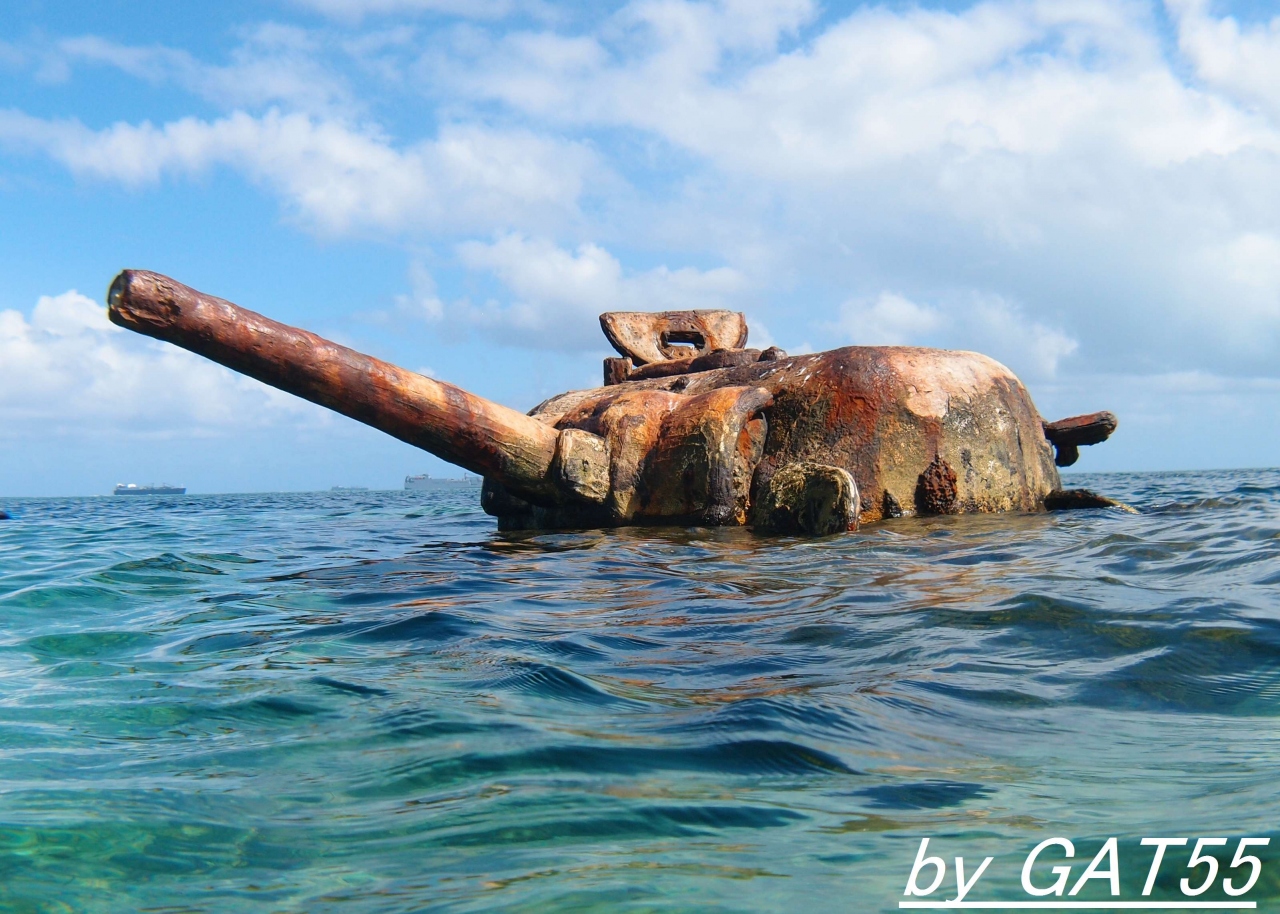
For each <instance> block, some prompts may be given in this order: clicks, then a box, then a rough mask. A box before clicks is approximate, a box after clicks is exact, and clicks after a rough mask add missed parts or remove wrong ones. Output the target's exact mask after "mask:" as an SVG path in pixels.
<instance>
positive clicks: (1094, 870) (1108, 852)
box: [1067, 838, 1120, 895]
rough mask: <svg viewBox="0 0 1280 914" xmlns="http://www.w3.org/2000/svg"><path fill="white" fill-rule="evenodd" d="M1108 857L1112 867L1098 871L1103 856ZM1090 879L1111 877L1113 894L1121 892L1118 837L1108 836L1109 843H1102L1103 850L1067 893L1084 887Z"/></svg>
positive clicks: (1072, 893) (1071, 893)
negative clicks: (1117, 857) (1117, 849)
mask: <svg viewBox="0 0 1280 914" xmlns="http://www.w3.org/2000/svg"><path fill="white" fill-rule="evenodd" d="M1103 857H1106V858H1107V860H1108V861H1110V863H1109V866H1110V869H1108V870H1106V871H1105V872H1101V873H1099V872H1098V864H1099V863H1101V862H1102V858H1103ZM1090 879H1110V880H1111V894H1112V895H1119V894H1120V861H1119V860H1117V859H1116V839H1115V838H1108V839H1107V843H1106V844H1104V845H1102V850H1100V851H1098V854H1097V856H1095V857H1094V858H1093V860H1092V861H1090V863H1089V867H1088V868H1087V869H1086V870H1085V871H1084V872H1083V873H1081V874H1080V880H1079V881H1078V882H1077V883H1076V885H1075V888H1073V889H1072V890H1071V891H1070V892H1068V893H1067V894H1069V895H1074V894H1076V892H1079V891H1080V890H1081V889H1082V888H1084V884H1085V883H1086V882H1088V881H1089V880H1090Z"/></svg>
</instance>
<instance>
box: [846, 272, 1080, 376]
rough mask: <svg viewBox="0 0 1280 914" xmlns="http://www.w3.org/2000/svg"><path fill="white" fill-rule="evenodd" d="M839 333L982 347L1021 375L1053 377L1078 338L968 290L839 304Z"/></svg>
mask: <svg viewBox="0 0 1280 914" xmlns="http://www.w3.org/2000/svg"><path fill="white" fill-rule="evenodd" d="M836 330H837V333H838V334H839V335H840V336H841V338H842V339H843V340H844V341H847V342H852V343H856V344H859V345H864V346H902V345H914V346H947V347H951V348H961V349H971V350H978V351H981V352H984V353H986V354H988V355H990V356H992V357H993V358H995V359H996V360H998V361H1000V362H1003V363H1005V364H1006V365H1008V366H1009V367H1010V368H1012V369H1013V370H1014V371H1015V372H1016V373H1017V374H1019V375H1022V376H1024V377H1027V378H1032V379H1045V378H1052V377H1053V376H1054V375H1055V374H1057V371H1058V366H1059V364H1060V363H1061V362H1062V360H1063V359H1065V358H1066V357H1067V356H1070V355H1071V354H1072V353H1074V352H1075V351H1076V350H1077V349H1078V348H1079V343H1078V342H1077V341H1076V340H1074V339H1072V338H1071V337H1070V336H1068V335H1067V334H1066V333H1064V332H1063V331H1062V330H1060V329H1057V328H1055V327H1051V326H1047V325H1045V324H1042V323H1040V322H1039V321H1036V320H1034V319H1032V318H1030V317H1028V316H1027V315H1026V314H1025V313H1024V311H1023V309H1022V308H1020V307H1019V306H1018V305H1016V304H1014V303H1013V302H1010V301H1007V300H1005V299H1003V298H1000V297H998V296H990V295H987V296H983V295H973V294H970V295H965V296H961V297H959V298H953V299H951V300H949V301H945V302H942V303H939V304H933V305H921V304H917V303H916V302H914V301H912V300H910V299H908V298H906V297H905V296H902V295H899V294H897V293H895V292H882V293H881V294H880V295H879V296H877V297H876V298H875V299H873V300H870V301H858V300H853V301H848V302H845V303H844V304H843V305H842V306H841V308H840V319H839V321H838V322H837V325H836Z"/></svg>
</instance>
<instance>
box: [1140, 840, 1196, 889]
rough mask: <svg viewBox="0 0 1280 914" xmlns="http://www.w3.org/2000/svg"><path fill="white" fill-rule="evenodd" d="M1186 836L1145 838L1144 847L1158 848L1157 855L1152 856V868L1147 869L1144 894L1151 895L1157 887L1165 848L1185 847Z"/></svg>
mask: <svg viewBox="0 0 1280 914" xmlns="http://www.w3.org/2000/svg"><path fill="white" fill-rule="evenodd" d="M1186 844H1187V839H1186V838H1143V839H1142V845H1143V847H1152V846H1154V847H1155V849H1156V855H1155V856H1154V857H1152V858H1151V869H1149V870H1147V884H1146V885H1144V886H1143V887H1142V894H1143V895H1150V894H1151V890H1152V889H1153V888H1155V884H1156V875H1157V874H1159V872H1160V864H1161V863H1163V862H1164V849H1165V848H1166V847H1185V846H1186Z"/></svg>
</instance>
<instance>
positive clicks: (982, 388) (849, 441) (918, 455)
mask: <svg viewBox="0 0 1280 914" xmlns="http://www.w3.org/2000/svg"><path fill="white" fill-rule="evenodd" d="M726 385H728V386H758V387H760V388H763V389H765V390H767V391H769V393H770V394H772V396H773V403H772V405H771V406H770V407H768V408H767V409H765V410H764V411H763V416H764V418H765V419H766V420H767V422H768V426H769V434H768V439H767V441H766V443H765V447H764V452H763V455H762V458H761V461H760V464H759V466H758V467H757V468H756V471H755V474H754V479H753V483H752V488H753V497H754V493H755V492H756V491H758V490H759V488H760V486H761V485H763V484H767V482H768V481H769V479H770V478H771V477H772V476H773V474H774V473H775V472H777V471H778V469H780V468H781V467H783V466H786V465H787V464H791V463H799V462H811V463H822V464H829V465H832V466H837V467H841V468H843V469H845V470H848V471H849V473H850V474H851V475H852V476H853V478H854V480H855V481H856V482H857V485H858V488H859V491H860V497H861V504H860V509H861V520H862V522H863V523H868V522H871V521H876V520H879V519H881V518H882V517H885V516H893V515H894V514H895V513H899V512H900V513H903V514H906V513H913V512H914V511H915V510H916V488H917V485H918V483H919V480H920V475H921V474H922V473H923V472H925V470H926V469H927V468H928V467H929V465H930V464H931V463H933V461H934V459H935V458H936V457H941V459H942V460H944V461H945V462H946V463H947V465H948V466H950V467H951V468H952V469H953V471H954V472H955V474H956V493H955V504H954V510H955V511H957V512H959V513H971V512H979V511H1014V510H1022V511H1035V510H1040V509H1041V507H1042V502H1043V499H1044V496H1045V495H1047V494H1048V493H1049V492H1051V491H1053V490H1055V489H1057V488H1059V487H1060V483H1059V479H1058V473H1057V470H1056V469H1055V467H1054V464H1053V452H1052V448H1051V446H1050V444H1049V442H1048V440H1047V439H1046V438H1045V437H1044V433H1043V420H1042V419H1041V417H1040V415H1039V413H1038V412H1037V411H1036V409H1035V406H1034V405H1033V404H1032V402H1031V398H1030V396H1029V395H1028V394H1027V392H1026V389H1025V388H1024V387H1023V386H1022V384H1021V383H1020V382H1019V381H1018V379H1017V378H1016V377H1015V376H1014V375H1013V373H1012V372H1010V371H1009V370H1008V369H1007V368H1005V367H1004V366H1002V365H1000V364H999V363H997V362H995V361H993V360H991V359H989V358H987V357H986V356H982V355H979V354H977V353H972V352H953V351H947V350H937V349H919V348H912V347H860V346H852V347H846V348H844V349H835V350H832V351H830V352H822V353H815V354H812V355H802V356H791V357H786V358H781V359H775V360H772V361H757V362H753V363H750V364H747V365H740V366H734V367H730V368H723V369H719V370H714V371H707V372H701V373H697V374H689V375H681V376H678V377H675V378H660V379H651V380H640V381H629V382H627V383H625V384H622V385H616V386H613V387H608V388H597V389H595V390H587V391H572V392H569V393H566V394H563V395H561V396H559V397H553V398H551V399H550V400H548V401H546V402H545V403H543V404H541V405H539V406H538V407H537V408H536V409H535V410H534V411H533V415H535V416H538V417H539V418H542V419H544V420H546V421H548V422H553V423H556V424H557V425H576V424H578V423H579V422H580V421H581V416H583V415H584V414H589V413H590V412H591V410H592V409H593V404H597V403H600V402H604V401H610V400H613V399H614V398H617V397H619V396H622V395H624V394H625V395H628V396H634V395H639V394H641V393H642V392H653V393H667V394H668V395H672V394H676V393H679V394H683V395H694V394H699V393H702V392H705V391H707V390H712V389H715V388H717V387H720V386H726Z"/></svg>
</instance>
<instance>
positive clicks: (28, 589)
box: [0, 470, 1280, 912]
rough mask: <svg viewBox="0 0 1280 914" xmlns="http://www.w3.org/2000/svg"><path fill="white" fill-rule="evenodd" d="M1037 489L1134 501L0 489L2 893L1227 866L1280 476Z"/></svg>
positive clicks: (440, 895)
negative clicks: (1166, 845) (603, 504)
mask: <svg viewBox="0 0 1280 914" xmlns="http://www.w3.org/2000/svg"><path fill="white" fill-rule="evenodd" d="M1073 482H1075V483H1076V484H1086V485H1089V486H1090V487H1092V488H1095V489H1097V490H1099V491H1102V492H1105V493H1106V494H1109V495H1113V496H1115V497H1118V498H1121V499H1122V500H1124V501H1127V502H1129V503H1131V504H1133V505H1135V506H1137V507H1139V508H1140V509H1141V513H1140V514H1137V515H1128V514H1123V513H1120V512H1117V511H1113V510H1105V511H1081V512H1074V513H1068V514H1059V515H1039V516H1016V517H980V518H938V519H930V520H902V521H893V522H889V523H886V524H883V525H880V526H876V527H873V528H868V529H866V530H864V531H863V532H861V533H859V534H854V535H847V536H840V537H834V538H828V539H822V540H817V541H804V540H795V539H764V538H757V537H754V536H753V535H752V534H750V533H749V532H746V531H742V530H665V529H632V530H620V531H611V532H600V531H594V532H585V533H557V534H545V535H515V536H499V535H498V534H497V533H496V532H495V529H494V524H493V522H492V520H491V519H490V518H487V517H485V516H484V515H483V514H481V513H480V512H479V510H478V508H477V506H476V505H475V504H474V502H473V500H472V499H473V496H470V495H467V494H464V493H457V494H452V493H439V494H437V493H400V492H368V493H341V494H334V493H316V494H277V495H234V496H184V497H169V498H157V499H127V500H126V499H112V498H110V497H107V498H95V499H27V500H22V499H18V500H11V501H8V502H6V503H4V504H2V505H0V507H4V508H6V509H8V510H9V511H10V513H12V514H13V515H14V519H13V520H10V521H0V620H3V626H2V628H0V910H4V911H138V910H147V911H166V912H179V911H231V910H235V911H326V910H341V911H353V912H355V911H361V912H363V911H415V910H422V909H425V908H431V909H435V910H444V911H512V912H514V911H590V910H599V911H650V910H655V911H656V910H662V911H673V910H691V911H695V910H696V911H809V910H812V911H876V910H886V911H889V910H896V909H897V903H898V901H899V900H901V899H902V897H903V896H902V892H903V888H904V886H905V884H906V880H907V875H908V873H909V871H910V869H911V865H912V861H913V860H914V859H915V856H916V852H917V850H918V848H919V845H920V840H921V838H924V837H928V838H930V850H929V853H930V854H933V853H941V854H942V855H944V856H946V857H947V859H948V861H949V860H950V859H951V858H952V857H954V856H956V855H962V856H964V857H965V858H966V861H971V862H970V863H969V866H970V869H969V873H970V874H971V873H972V870H973V869H974V868H976V863H977V862H978V861H979V859H980V858H982V857H984V856H987V855H990V856H993V857H994V858H995V860H994V861H993V862H992V863H991V865H990V867H989V869H988V870H987V871H986V873H985V874H984V875H983V877H982V879H981V881H980V882H979V883H978V885H977V887H976V888H974V889H973V890H972V892H971V895H970V900H975V899H981V900H988V899H1006V900H1007V899H1024V900H1025V899H1026V898H1027V897H1028V896H1026V895H1024V894H1023V892H1022V888H1021V885H1020V882H1019V873H1020V867H1021V862H1022V859H1023V858H1024V857H1025V856H1026V854H1027V852H1028V851H1029V850H1030V849H1031V848H1032V847H1033V846H1034V845H1035V844H1037V843H1039V842H1040V841H1042V840H1044V839H1046V838H1050V837H1054V836H1064V837H1067V838H1070V839H1072V840H1073V841H1075V842H1076V845H1077V860H1078V861H1083V862H1081V863H1078V864H1077V866H1076V868H1075V873H1077V874H1078V873H1080V871H1081V870H1082V869H1083V866H1084V863H1087V861H1088V860H1089V859H1090V858H1091V857H1092V856H1093V854H1094V852H1095V851H1096V850H1097V849H1098V848H1099V847H1100V846H1101V845H1102V843H1103V841H1105V839H1106V838H1108V837H1111V836H1116V837H1118V838H1119V839H1120V843H1119V848H1120V859H1121V863H1122V882H1123V890H1124V894H1125V896H1126V897H1128V898H1136V897H1139V893H1140V891H1141V887H1142V882H1143V879H1144V877H1145V875H1146V870H1147V863H1148V862H1149V860H1150V851H1149V850H1148V849H1145V848H1140V846H1139V844H1138V842H1139V839H1140V838H1142V837H1146V836H1167V835H1179V836H1190V837H1191V838H1192V839H1193V840H1192V843H1193V844H1194V839H1195V838H1196V837H1200V836H1229V837H1230V838H1231V839H1232V840H1231V842H1230V846H1228V847H1226V848H1221V849H1218V850H1217V852H1218V854H1219V857H1220V859H1221V862H1222V866H1223V867H1224V868H1225V867H1226V866H1227V865H1228V864H1229V862H1230V860H1229V858H1230V856H1231V854H1232V853H1233V852H1234V849H1235V843H1236V839H1237V838H1239V837H1241V836H1272V835H1273V834H1274V833H1275V831H1276V823H1277V821H1280V786H1278V785H1277V773H1280V561H1277V559H1280V471H1278V470H1260V471H1239V472H1217V473H1176V474H1150V475H1110V476H1096V477H1088V478H1081V477H1077V478H1076V479H1075V480H1073ZM1276 843H1277V844H1280V841H1277V842H1276ZM1189 855H1190V847H1185V848H1171V849H1170V851H1169V854H1168V861H1169V862H1168V863H1166V865H1165V867H1164V869H1162V871H1161V872H1162V876H1161V878H1160V880H1159V881H1158V883H1157V885H1156V887H1155V890H1154V893H1153V895H1152V897H1153V898H1167V899H1181V898H1182V895H1181V893H1180V892H1179V890H1178V888H1177V879H1178V877H1181V876H1185V875H1188V871H1186V870H1184V869H1182V870H1180V869H1179V868H1180V867H1182V866H1184V865H1185V863H1186V859H1187V857H1188V856H1189ZM1261 856H1262V858H1263V874H1262V878H1261V879H1260V880H1259V882H1258V884H1257V886H1256V887H1255V888H1254V889H1253V890H1252V891H1251V892H1250V893H1249V894H1248V896H1247V897H1248V899H1249V900H1253V901H1257V902H1260V908H1261V909H1263V910H1267V909H1271V910H1275V909H1277V905H1278V903H1280V848H1277V849H1270V848H1264V849H1263V853H1262V854H1261ZM1055 862H1057V861H1055ZM1166 871H1167V874H1168V875H1167V878H1166V877H1165V875H1163V874H1164V873H1166ZM1241 872H1243V871H1233V873H1234V874H1237V875H1238V874H1239V873H1241ZM1190 875H1193V876H1196V877H1197V878H1196V879H1195V880H1193V881H1199V878H1198V877H1199V876H1202V875H1203V868H1201V870H1197V871H1195V872H1194V873H1191V874H1190ZM1037 878H1040V877H1039V876H1038V877H1037ZM1075 878H1076V877H1075V876H1074V875H1073V877H1072V881H1073V882H1074V880H1075ZM953 880H954V876H953V875H952V873H951V872H948V874H947V881H946V884H945V888H946V889H947V890H948V891H946V892H945V893H944V891H943V890H941V889H940V890H939V892H938V897H939V898H941V897H943V896H944V894H945V897H954V894H955V892H954V885H953ZM928 881H929V879H928V878H922V879H921V882H922V883H924V884H927V883H928ZM1041 881H1043V882H1046V883H1047V882H1050V881H1052V880H1051V877H1049V876H1048V875H1047V869H1046V870H1045V875H1044V878H1043V879H1042V880H1041ZM1089 885H1090V887H1089V888H1086V890H1085V891H1084V892H1083V893H1082V894H1081V895H1080V896H1078V897H1081V898H1084V897H1093V898H1107V897H1110V896H1109V894H1107V892H1106V891H1105V889H1106V886H1105V884H1104V881H1094V882H1091V883H1090V884H1089ZM1201 898H1202V899H1207V898H1218V899H1223V898H1227V896H1225V895H1222V894H1221V892H1220V891H1216V890H1215V891H1211V892H1210V893H1209V894H1206V895H1204V896H1201Z"/></svg>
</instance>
